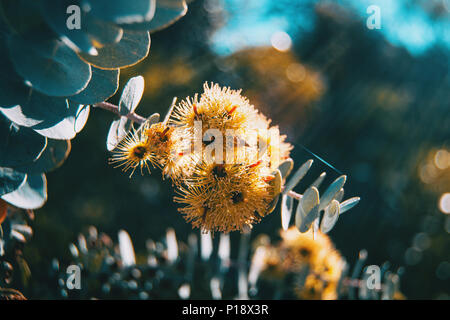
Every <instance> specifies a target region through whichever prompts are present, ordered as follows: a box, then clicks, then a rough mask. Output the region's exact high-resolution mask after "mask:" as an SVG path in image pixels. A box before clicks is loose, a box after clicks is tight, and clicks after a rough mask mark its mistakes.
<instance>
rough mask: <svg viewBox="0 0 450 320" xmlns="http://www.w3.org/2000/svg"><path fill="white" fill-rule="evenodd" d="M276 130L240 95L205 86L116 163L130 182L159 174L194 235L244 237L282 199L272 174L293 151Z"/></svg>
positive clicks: (141, 134) (134, 139) (124, 145)
mask: <svg viewBox="0 0 450 320" xmlns="http://www.w3.org/2000/svg"><path fill="white" fill-rule="evenodd" d="M270 122H271V120H270V119H268V118H266V117H265V116H264V115H263V114H261V113H260V112H259V111H258V110H257V109H256V108H255V107H254V106H253V105H251V104H250V103H249V101H248V100H247V99H246V98H245V97H243V96H242V95H241V91H240V90H239V91H236V90H231V89H230V88H221V87H220V86H219V85H217V84H211V85H208V84H207V83H205V85H204V92H203V93H202V94H201V95H200V96H199V95H197V94H196V95H195V96H194V97H193V98H189V97H188V98H186V100H184V101H181V102H180V103H179V104H177V105H175V106H174V107H173V109H172V110H171V112H170V114H169V116H168V117H166V120H165V121H163V122H160V123H154V124H151V123H145V124H143V125H142V126H141V127H140V128H139V129H137V130H133V131H132V132H131V133H130V134H129V135H128V136H127V137H126V138H125V139H124V140H123V141H122V142H121V143H120V144H119V146H118V147H117V148H116V150H115V151H114V155H113V157H112V163H115V164H117V165H118V166H123V169H124V170H125V171H127V170H131V174H133V173H134V171H135V170H136V169H137V168H140V170H141V172H142V171H143V169H147V170H149V171H150V166H152V167H159V168H161V169H162V172H163V175H164V176H166V177H169V178H170V179H171V180H172V182H173V184H174V186H175V187H176V188H177V194H178V195H177V196H176V197H175V198H174V200H175V201H176V202H178V203H181V204H183V205H184V207H183V208H180V209H179V210H180V212H181V213H182V214H183V215H184V217H185V219H186V220H187V221H188V222H191V223H192V225H193V227H196V228H200V229H201V230H203V231H205V232H214V231H223V232H229V231H234V230H243V229H244V228H248V227H251V226H252V225H253V224H254V223H257V222H259V221H260V220H261V218H262V217H264V216H265V215H266V214H268V212H270V210H269V208H270V204H271V202H272V201H273V199H274V198H275V196H277V193H278V192H279V190H278V188H275V187H274V182H273V181H274V180H275V173H274V172H275V170H276V169H277V167H278V165H279V164H280V163H281V161H283V160H285V159H287V158H289V154H290V151H291V149H292V146H291V145H290V144H289V143H287V142H285V139H286V136H282V135H280V132H279V129H278V127H277V126H271V125H270Z"/></svg>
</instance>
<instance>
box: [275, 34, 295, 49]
mask: <svg viewBox="0 0 450 320" xmlns="http://www.w3.org/2000/svg"><path fill="white" fill-rule="evenodd" d="M270 43H271V44H272V47H274V48H275V49H277V50H278V51H281V52H285V51H288V50H289V49H290V48H291V46H292V39H291V37H290V36H289V35H288V34H287V33H286V32H284V31H278V32H275V33H274V34H273V35H272V37H271V38H270Z"/></svg>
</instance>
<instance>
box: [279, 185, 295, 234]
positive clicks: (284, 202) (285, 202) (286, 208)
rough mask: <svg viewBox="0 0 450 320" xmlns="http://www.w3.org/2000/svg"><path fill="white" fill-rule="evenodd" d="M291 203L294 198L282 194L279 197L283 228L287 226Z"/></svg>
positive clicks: (290, 214)
mask: <svg viewBox="0 0 450 320" xmlns="http://www.w3.org/2000/svg"><path fill="white" fill-rule="evenodd" d="M293 205H294V199H293V198H292V197H289V196H287V195H285V194H283V196H282V197H281V226H282V228H283V230H287V229H288V228H289V222H290V221H291V216H292V207H293Z"/></svg>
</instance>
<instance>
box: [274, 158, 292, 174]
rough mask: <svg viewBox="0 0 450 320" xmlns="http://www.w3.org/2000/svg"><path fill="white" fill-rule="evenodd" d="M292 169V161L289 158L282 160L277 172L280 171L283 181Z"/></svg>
mask: <svg viewBox="0 0 450 320" xmlns="http://www.w3.org/2000/svg"><path fill="white" fill-rule="evenodd" d="M292 168H294V160H292V159H291V158H289V159H286V160H284V161H283V162H282V163H281V164H280V165H279V166H278V170H280V172H281V176H282V177H283V179H286V178H287V176H288V175H289V174H290V173H291V171H292Z"/></svg>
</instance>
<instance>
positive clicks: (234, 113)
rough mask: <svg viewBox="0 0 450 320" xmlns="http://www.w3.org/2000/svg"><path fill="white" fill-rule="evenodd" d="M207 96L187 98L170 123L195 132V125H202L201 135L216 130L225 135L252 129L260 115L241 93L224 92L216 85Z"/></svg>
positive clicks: (235, 91)
mask: <svg viewBox="0 0 450 320" xmlns="http://www.w3.org/2000/svg"><path fill="white" fill-rule="evenodd" d="M203 89H204V92H203V94H202V95H201V96H200V98H199V97H198V95H195V96H194V98H193V99H190V98H187V99H186V100H185V101H182V102H181V103H180V104H178V105H177V106H176V107H175V109H174V111H173V114H172V117H171V120H170V122H171V123H172V124H175V125H177V126H186V127H188V128H190V129H193V128H194V125H195V122H196V121H201V125H202V132H203V133H204V132H206V131H207V130H208V129H217V130H220V131H221V132H222V133H223V134H225V132H226V130H236V131H242V130H245V129H248V128H250V127H251V126H252V123H253V122H254V120H255V118H256V116H257V111H256V110H255V108H254V107H253V106H252V105H250V103H249V102H248V100H247V98H245V97H243V96H241V91H240V90H231V89H230V88H227V87H225V88H221V87H220V86H219V85H217V84H211V86H208V84H207V83H205V84H204V86H203Z"/></svg>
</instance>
